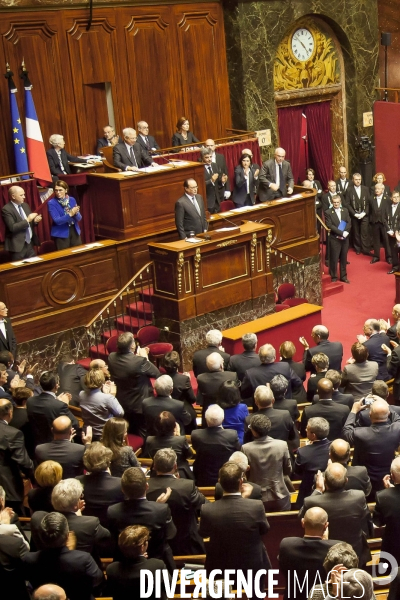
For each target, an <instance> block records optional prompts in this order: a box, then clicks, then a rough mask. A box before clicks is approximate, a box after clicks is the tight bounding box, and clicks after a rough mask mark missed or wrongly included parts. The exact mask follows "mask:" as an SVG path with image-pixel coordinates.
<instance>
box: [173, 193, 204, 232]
mask: <svg viewBox="0 0 400 600" xmlns="http://www.w3.org/2000/svg"><path fill="white" fill-rule="evenodd" d="M196 200H197V204H198V205H199V208H200V214H199V213H198V212H197V208H196V207H195V206H194V205H193V202H192V201H191V200H189V198H188V197H187V196H186V194H184V195H183V196H181V197H180V198H179V200H177V201H176V203H175V225H176V228H177V230H178V234H179V238H180V239H181V240H184V239H185V238H186V237H188V235H189V232H190V231H194V232H195V233H204V232H205V231H207V229H208V223H207V219H206V212H205V208H204V201H203V198H202V196H200V194H196Z"/></svg>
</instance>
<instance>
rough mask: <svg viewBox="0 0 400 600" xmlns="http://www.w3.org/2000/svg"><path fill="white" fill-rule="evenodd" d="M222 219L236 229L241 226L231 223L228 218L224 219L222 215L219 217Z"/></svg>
mask: <svg viewBox="0 0 400 600" xmlns="http://www.w3.org/2000/svg"><path fill="white" fill-rule="evenodd" d="M219 216H220V217H221V219H223V220H224V221H226V222H227V223H230V224H231V225H233V226H234V227H239V228H240V225H237V223H234V222H233V221H230V220H229V219H227V218H226V217H223V216H222V215H221V214H220V215H219Z"/></svg>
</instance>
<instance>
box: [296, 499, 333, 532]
mask: <svg viewBox="0 0 400 600" xmlns="http://www.w3.org/2000/svg"><path fill="white" fill-rule="evenodd" d="M301 524H302V526H303V528H304V535H312V536H320V537H322V536H323V535H324V531H325V529H326V528H327V527H328V513H327V512H326V511H325V510H324V509H323V508H319V507H318V506H315V507H314V508H309V509H308V510H307V512H306V514H305V515H304V518H303V519H302V520H301Z"/></svg>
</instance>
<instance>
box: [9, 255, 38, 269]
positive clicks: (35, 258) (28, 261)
mask: <svg viewBox="0 0 400 600" xmlns="http://www.w3.org/2000/svg"><path fill="white" fill-rule="evenodd" d="M42 260H43V258H40V256H32V257H31V258H24V260H18V261H17V262H12V263H11V264H12V265H14V266H16V267H20V266H21V265H25V264H26V263H35V262H42Z"/></svg>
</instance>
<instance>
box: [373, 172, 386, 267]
mask: <svg viewBox="0 0 400 600" xmlns="http://www.w3.org/2000/svg"><path fill="white" fill-rule="evenodd" d="M389 204H390V198H389V196H388V194H387V193H386V192H385V186H384V185H383V183H377V184H376V186H375V194H374V196H373V197H372V198H370V202H369V222H370V223H371V225H372V243H373V247H374V256H373V258H372V260H371V264H374V263H376V262H379V261H380V254H381V244H382V246H383V247H384V249H385V258H386V262H387V263H388V264H389V265H390V264H391V262H392V257H391V255H390V248H389V240H388V236H387V233H386V225H385V214H386V210H387V206H388V205H389Z"/></svg>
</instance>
